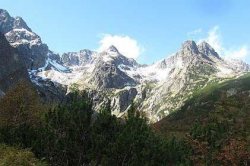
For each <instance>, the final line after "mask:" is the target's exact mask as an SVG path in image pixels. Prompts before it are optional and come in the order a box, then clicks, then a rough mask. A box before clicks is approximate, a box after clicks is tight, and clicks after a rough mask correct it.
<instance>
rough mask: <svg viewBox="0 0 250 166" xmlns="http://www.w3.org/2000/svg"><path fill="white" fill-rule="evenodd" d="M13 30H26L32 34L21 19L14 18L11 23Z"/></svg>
mask: <svg viewBox="0 0 250 166" xmlns="http://www.w3.org/2000/svg"><path fill="white" fill-rule="evenodd" d="M13 28H14V29H22V28H24V29H26V30H28V31H30V32H32V30H31V29H30V28H29V27H28V25H27V24H26V22H25V21H24V20H23V19H22V17H16V18H15V20H14V23H13Z"/></svg>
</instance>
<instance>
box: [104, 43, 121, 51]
mask: <svg viewBox="0 0 250 166" xmlns="http://www.w3.org/2000/svg"><path fill="white" fill-rule="evenodd" d="M105 51H106V52H115V53H119V51H118V49H117V48H116V47H115V46H114V45H111V46H109V47H108V49H106V50H105Z"/></svg>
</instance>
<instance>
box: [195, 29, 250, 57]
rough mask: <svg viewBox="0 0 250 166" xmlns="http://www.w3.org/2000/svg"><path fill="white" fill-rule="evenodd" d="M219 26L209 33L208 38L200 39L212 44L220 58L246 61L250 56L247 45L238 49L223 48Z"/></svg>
mask: <svg viewBox="0 0 250 166" xmlns="http://www.w3.org/2000/svg"><path fill="white" fill-rule="evenodd" d="M219 29H220V28H219V26H214V27H213V28H212V29H211V30H209V32H208V36H207V37H206V38H205V39H200V40H199V42H201V41H206V42H207V43H208V44H210V45H211V46H212V47H213V48H214V49H215V51H216V52H218V53H219V55H220V56H222V57H224V58H233V59H240V60H245V59H246V58H247V56H249V55H250V50H249V49H248V46H247V45H241V46H238V47H235V46H234V47H231V48H225V47H224V46H223V42H222V37H221V34H220V31H219Z"/></svg>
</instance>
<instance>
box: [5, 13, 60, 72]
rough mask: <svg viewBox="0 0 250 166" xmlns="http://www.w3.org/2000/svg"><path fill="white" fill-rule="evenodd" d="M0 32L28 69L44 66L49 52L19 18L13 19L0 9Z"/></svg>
mask: <svg viewBox="0 0 250 166" xmlns="http://www.w3.org/2000/svg"><path fill="white" fill-rule="evenodd" d="M0 32H1V33H3V34H4V35H5V36H6V38H7V40H8V42H9V43H10V44H11V46H13V47H15V48H16V49H17V50H18V52H19V56H20V57H21V58H22V59H23V60H24V62H25V64H26V67H27V68H28V69H37V68H40V67H43V66H44V65H45V63H46V59H47V58H48V53H49V52H51V51H49V49H48V46H47V45H46V44H44V43H42V40H41V38H40V37H39V36H38V35H37V34H36V33H34V32H33V31H32V30H31V28H29V27H28V26H27V24H26V23H25V21H24V20H23V19H22V18H21V17H15V18H13V17H11V16H10V15H9V13H8V12H7V11H6V10H3V9H0ZM50 54H51V53H50ZM52 57H53V58H58V56H52Z"/></svg>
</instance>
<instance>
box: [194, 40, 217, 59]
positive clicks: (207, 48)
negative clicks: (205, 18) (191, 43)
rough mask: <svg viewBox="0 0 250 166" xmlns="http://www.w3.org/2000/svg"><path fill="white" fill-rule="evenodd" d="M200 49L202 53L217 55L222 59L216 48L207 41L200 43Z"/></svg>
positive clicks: (209, 55)
mask: <svg viewBox="0 0 250 166" xmlns="http://www.w3.org/2000/svg"><path fill="white" fill-rule="evenodd" d="M198 49H199V51H200V52H201V53H203V54H204V55H206V56H208V57H211V56H215V57H217V58H219V59H221V58H220V56H219V54H218V53H217V52H216V51H215V50H214V48H213V47H212V46H211V45H210V44H208V43H207V42H205V41H202V42H201V43H199V44H198Z"/></svg>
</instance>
